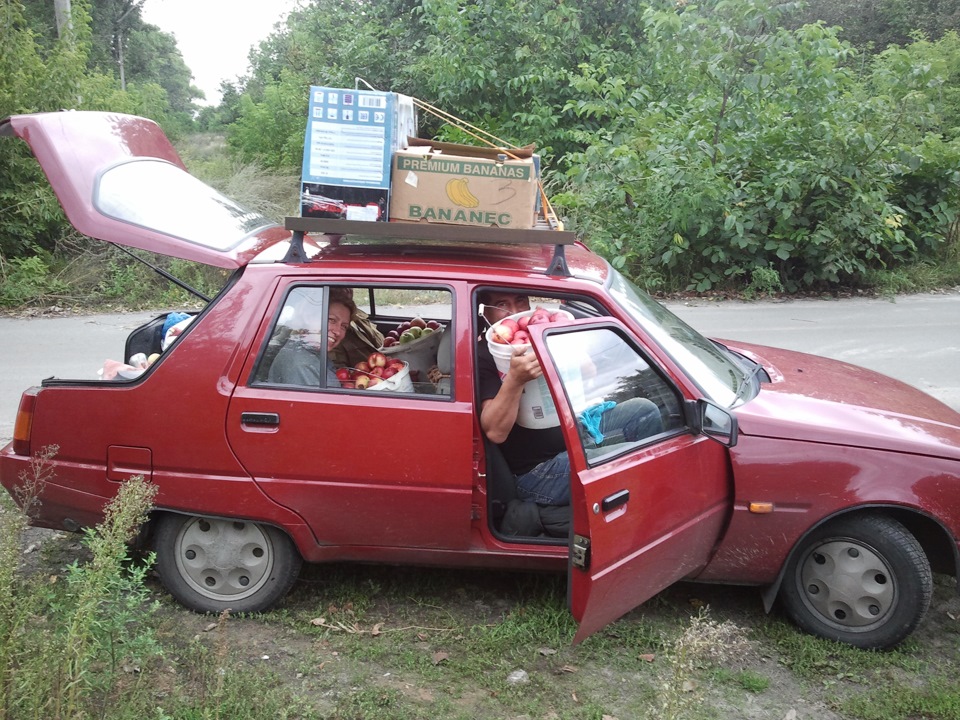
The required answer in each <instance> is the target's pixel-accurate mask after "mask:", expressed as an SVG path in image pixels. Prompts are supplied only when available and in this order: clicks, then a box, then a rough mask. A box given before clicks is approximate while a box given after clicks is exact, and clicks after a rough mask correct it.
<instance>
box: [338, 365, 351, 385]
mask: <svg viewBox="0 0 960 720" xmlns="http://www.w3.org/2000/svg"><path fill="white" fill-rule="evenodd" d="M337 380H340V381H341V382H342V381H344V380H353V372H352V371H351V370H350V368H345V367H342V368H337Z"/></svg>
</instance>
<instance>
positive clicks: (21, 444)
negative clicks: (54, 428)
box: [13, 388, 37, 457]
mask: <svg viewBox="0 0 960 720" xmlns="http://www.w3.org/2000/svg"><path fill="white" fill-rule="evenodd" d="M36 402H37V389H36V388H30V389H29V390H27V391H26V392H25V393H23V395H21V396H20V408H19V409H18V410H17V421H16V423H15V424H14V426H13V451H14V452H15V453H16V454H17V455H22V456H25V457H30V432H31V430H32V429H33V408H34V406H35V405H36Z"/></svg>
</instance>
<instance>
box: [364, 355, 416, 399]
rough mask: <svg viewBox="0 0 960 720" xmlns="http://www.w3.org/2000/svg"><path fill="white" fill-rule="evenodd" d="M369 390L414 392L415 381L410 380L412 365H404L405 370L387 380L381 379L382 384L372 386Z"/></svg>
mask: <svg viewBox="0 0 960 720" xmlns="http://www.w3.org/2000/svg"><path fill="white" fill-rule="evenodd" d="M367 390H374V391H377V390H384V391H386V392H413V381H412V380H411V379H410V363H407V362H405V363H404V364H403V370H401V371H400V372H398V373H397V374H396V375H391V376H390V377H388V378H387V379H386V380H384V379H383V378H380V382H378V383H377V384H376V385H371V386H370V387H368V388H367Z"/></svg>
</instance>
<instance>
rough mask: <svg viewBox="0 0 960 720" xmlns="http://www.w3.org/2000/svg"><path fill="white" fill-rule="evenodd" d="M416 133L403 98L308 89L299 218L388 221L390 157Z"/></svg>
mask: <svg viewBox="0 0 960 720" xmlns="http://www.w3.org/2000/svg"><path fill="white" fill-rule="evenodd" d="M416 130H417V117H416V111H415V109H414V105H413V99H412V98H410V97H407V96H406V95H399V94H397V93H392V92H379V91H374V90H350V89H345V88H329V87H311V88H310V104H309V111H308V117H307V132H306V137H305V139H304V149H303V175H302V179H301V188H300V190H301V203H300V214H301V215H302V216H303V217H334V218H345V219H347V220H386V219H387V207H388V206H389V200H390V169H391V158H392V157H393V153H394V152H395V151H397V150H398V149H400V148H403V147H406V140H407V137H408V136H411V135H413V136H415V135H416Z"/></svg>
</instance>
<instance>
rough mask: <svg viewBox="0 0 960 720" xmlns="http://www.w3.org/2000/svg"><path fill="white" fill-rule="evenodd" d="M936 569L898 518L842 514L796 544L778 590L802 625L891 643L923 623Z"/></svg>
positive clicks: (867, 642) (864, 643) (844, 637)
mask: <svg viewBox="0 0 960 720" xmlns="http://www.w3.org/2000/svg"><path fill="white" fill-rule="evenodd" d="M932 593H933V576H932V574H931V572H930V563H929V561H928V560H927V556H926V555H925V554H924V552H923V548H921V547H920V543H918V542H917V540H916V538H914V537H913V535H911V534H910V533H909V531H907V529H906V528H905V527H904V526H903V525H901V524H900V523H898V522H897V521H895V520H891V519H890V518H885V517H881V516H872V515H871V516H863V517H855V518H849V519H842V520H838V521H836V522H832V523H828V524H827V525H825V526H823V527H821V528H818V529H816V530H815V531H813V532H812V533H811V534H810V535H809V536H807V537H806V538H805V539H804V540H803V542H802V544H801V545H800V546H799V547H797V548H796V550H795V551H794V553H793V556H792V557H791V559H790V561H789V564H788V565H787V570H786V574H785V576H784V583H783V587H782V588H781V590H780V595H781V598H782V600H783V603H784V606H785V607H786V609H787V612H788V613H789V614H790V616H791V617H792V618H793V620H794V622H796V624H797V625H799V626H800V627H801V628H802V629H804V630H806V631H807V632H809V633H812V634H814V635H819V636H821V637H825V638H829V639H831V640H839V641H840V642H845V643H848V644H850V645H854V646H856V647H861V648H875V649H882V648H889V647H892V646H894V645H896V644H897V643H899V642H900V641H902V640H903V639H904V638H906V637H907V636H908V635H909V634H910V633H911V632H913V630H914V629H915V628H916V627H917V625H919V624H920V620H921V619H922V618H923V615H924V613H926V611H927V608H928V607H929V606H930V597H931V595H932Z"/></svg>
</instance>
